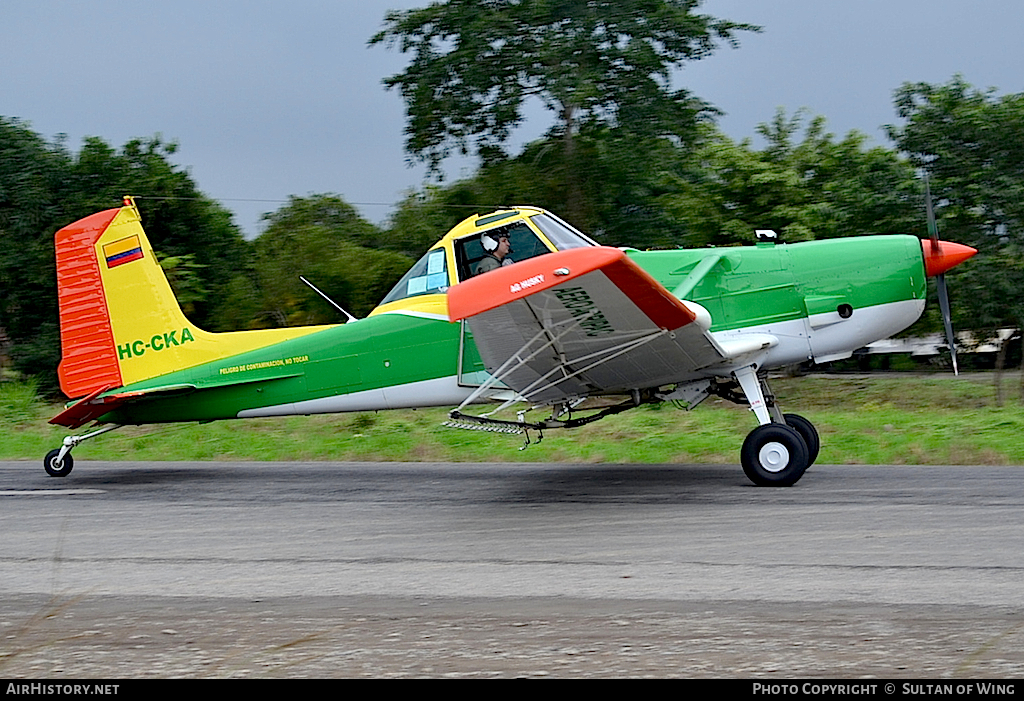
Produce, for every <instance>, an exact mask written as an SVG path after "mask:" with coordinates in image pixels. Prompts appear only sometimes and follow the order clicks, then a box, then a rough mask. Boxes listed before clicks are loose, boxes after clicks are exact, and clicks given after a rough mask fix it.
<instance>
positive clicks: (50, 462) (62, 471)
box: [43, 448, 75, 477]
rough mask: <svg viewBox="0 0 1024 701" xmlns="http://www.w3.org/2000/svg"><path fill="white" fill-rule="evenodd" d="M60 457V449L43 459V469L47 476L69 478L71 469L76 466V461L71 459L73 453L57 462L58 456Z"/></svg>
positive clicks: (52, 451)
mask: <svg viewBox="0 0 1024 701" xmlns="http://www.w3.org/2000/svg"><path fill="white" fill-rule="evenodd" d="M58 455H60V448H56V449H54V450H51V451H50V452H49V453H47V454H46V457H45V458H43V469H44V470H46V474H48V475H49V476H50V477H67V476H68V475H69V474H70V473H71V469H72V468H73V467H74V466H75V460H74V458H72V457H71V453H68V454H67V455H65V456H64V459H63V460H61V461H60V462H57V456H58Z"/></svg>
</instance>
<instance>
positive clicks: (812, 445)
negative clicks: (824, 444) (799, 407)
mask: <svg viewBox="0 0 1024 701" xmlns="http://www.w3.org/2000/svg"><path fill="white" fill-rule="evenodd" d="M782 418H784V419H785V420H786V425H787V426H792V427H793V428H794V429H796V432H797V433H799V434H800V437H801V438H803V439H804V443H806V444H807V466H808V467H810V466H811V465H813V464H814V463H815V461H816V460H817V459H818V450H820V449H821V439H820V438H818V429H816V428H814V424H812V423H811V422H810V421H808V420H807V419H805V418H804V417H802V416H800V414H783V415H782Z"/></svg>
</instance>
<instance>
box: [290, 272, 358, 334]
mask: <svg viewBox="0 0 1024 701" xmlns="http://www.w3.org/2000/svg"><path fill="white" fill-rule="evenodd" d="M299 279H300V280H302V281H303V282H304V283H306V284H307V285H309V288H310V289H311V290H313V291H314V292H316V293H317V294H318V295H320V296H321V297H323V298H324V299H326V300H327V301H328V302H330V303H331V304H332V305H334V308H335V309H337V310H338V311H339V312H341V313H342V314H344V315H345V316H346V317H348V321H346V322H345V323H346V324H351V323H352V322H353V321H359V319H356V318H355V317H354V316H352V315H351V314H349V313H348V312H347V311H345V310H344V309H342V308H341V305H340V304H338V303H337V302H335V301H334V300H333V299H331V298H330V297H328V296H327V295H325V294H324V293H323V292H321V291H320V290H318V289H317V287H316V285H314V284H313V283H312V282H310V281H309V280H307V279H306V278H304V277H302V276H301V275H299Z"/></svg>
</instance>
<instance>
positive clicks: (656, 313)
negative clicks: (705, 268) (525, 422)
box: [448, 247, 769, 403]
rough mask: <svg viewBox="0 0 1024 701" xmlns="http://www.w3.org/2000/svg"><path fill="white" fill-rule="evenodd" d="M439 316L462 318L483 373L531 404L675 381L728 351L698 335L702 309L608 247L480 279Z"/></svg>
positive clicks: (456, 292) (462, 288)
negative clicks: (688, 302)
mask: <svg viewBox="0 0 1024 701" xmlns="http://www.w3.org/2000/svg"><path fill="white" fill-rule="evenodd" d="M448 310H449V316H450V318H451V319H452V321H459V320H461V319H467V320H468V323H469V326H470V328H471V329H472V332H473V338H474V340H475V342H476V344H477V347H478V349H479V351H480V356H481V358H482V359H483V361H484V365H485V366H486V367H487V370H488V372H490V373H491V374H492V375H494V376H496V377H497V378H498V379H500V380H501V381H502V382H504V383H505V384H506V385H508V386H509V387H511V388H512V389H514V390H515V391H516V392H518V393H519V394H520V395H521V396H522V397H523V398H525V399H527V400H529V401H532V402H535V403H554V402H559V401H564V400H568V399H572V398H576V397H581V396H586V395H591V394H613V393H622V392H629V391H630V390H635V389H644V388H650V387H659V386H662V385H666V384H671V383H678V382H684V381H687V380H692V379H696V378H698V377H701V376H706V375H707V374H711V373H708V372H707V370H708V369H709V368H712V367H715V366H718V365H721V364H722V363H724V362H726V361H728V360H730V359H732V357H734V355H735V354H734V353H730V352H728V351H727V350H724V349H723V348H722V347H721V346H720V345H719V344H718V343H716V341H715V340H714V339H713V338H712V337H711V335H710V334H709V333H708V331H707V329H708V326H709V325H710V320H709V319H707V317H706V312H705V313H704V314H705V316H702V315H700V314H699V313H698V312H695V310H693V309H691V308H690V307H688V306H687V305H686V303H684V302H682V301H680V300H679V299H677V298H676V297H674V296H673V295H672V293H670V292H669V291H668V290H666V289H665V288H664V287H662V286H661V285H660V284H659V283H658V282H657V281H656V280H655V279H654V278H652V277H651V276H650V275H648V274H647V273H646V272H645V271H644V270H642V269H641V268H640V267H639V266H637V265H636V264H635V263H633V262H632V261H631V260H630V259H629V258H628V257H627V256H626V254H625V253H624V252H622V251H620V250H618V249H615V248H607V247H592V248H576V249H571V250H567V251H560V252H557V253H552V254H549V255H543V256H538V257H536V258H531V259H529V260H526V261H523V262H521V263H517V264H515V265H511V266H507V267H503V268H500V269H498V270H495V271H492V272H490V273H487V274H485V275H480V276H478V277H475V278H472V279H470V280H467V281H465V282H462V283H460V284H458V285H455V286H453V287H452V288H450V289H449V290H448ZM760 342H763V343H767V342H769V341H766V340H765V339H760Z"/></svg>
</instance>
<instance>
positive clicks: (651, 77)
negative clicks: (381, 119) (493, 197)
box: [370, 0, 759, 226]
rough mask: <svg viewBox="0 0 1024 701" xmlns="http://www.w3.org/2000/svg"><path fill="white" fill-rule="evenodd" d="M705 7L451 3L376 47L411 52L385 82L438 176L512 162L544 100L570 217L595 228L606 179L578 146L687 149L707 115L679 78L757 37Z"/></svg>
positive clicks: (392, 25) (390, 19)
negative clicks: (617, 142) (457, 162)
mask: <svg viewBox="0 0 1024 701" xmlns="http://www.w3.org/2000/svg"><path fill="white" fill-rule="evenodd" d="M699 5H700V2H699V0H618V1H616V2H611V1H606V2H582V1H578V0H573V1H570V2H551V1H550V0H450V1H449V2H437V3H433V4H431V5H429V6H428V7H425V8H421V9H414V10H408V11H393V12H389V13H388V14H387V15H386V16H385V29H384V30H382V31H381V32H379V33H378V34H377V35H376V36H374V37H373V38H372V39H371V40H370V44H371V45H374V44H380V43H384V44H387V45H389V46H394V45H397V46H398V48H399V50H400V51H401V52H402V53H410V54H412V58H411V62H410V64H409V66H408V67H407V68H406V69H405V70H404V71H403V72H402V73H399V74H397V75H394V76H392V77H390V78H388V79H387V80H385V81H384V84H385V85H386V86H387V87H389V88H397V89H399V90H400V92H401V93H402V97H403V99H404V100H405V103H406V113H407V116H408V123H407V126H406V130H405V131H406V136H407V139H406V150H407V151H408V152H409V153H410V154H412V155H413V156H415V157H417V158H419V159H421V160H424V161H426V162H427V163H428V164H429V165H430V167H431V169H432V170H433V171H434V172H436V171H437V170H438V169H439V165H440V163H441V161H443V160H444V159H445V158H446V157H447V156H448V155H450V154H451V153H452V152H453V151H457V152H459V153H463V154H465V153H469V152H475V153H476V154H477V155H479V156H481V158H482V160H483V162H484V163H485V164H488V163H492V162H494V161H500V160H503V159H504V152H503V150H502V147H503V145H504V144H505V142H506V141H507V140H508V138H509V135H510V133H511V131H512V129H513V128H514V127H515V126H517V125H518V124H519V123H520V122H521V121H522V112H521V110H522V106H523V104H524V102H525V101H526V100H528V99H531V98H536V99H539V100H540V101H541V102H542V103H543V104H544V105H545V107H546V108H547V109H548V110H549V111H550V112H551V113H552V114H553V115H554V117H555V126H554V127H553V128H552V130H551V132H550V134H549V136H550V137H552V138H553V139H555V140H557V141H558V143H559V147H560V149H561V151H562V154H561V159H560V165H561V169H560V175H561V178H560V179H561V181H562V183H563V184H564V187H565V190H566V192H565V194H564V198H565V200H566V206H565V208H564V212H565V214H566V215H567V216H568V217H570V218H571V219H573V220H574V221H575V222H576V223H577V224H579V225H581V226H587V225H588V224H589V221H588V211H587V207H586V202H584V199H585V198H586V191H587V189H588V188H589V187H591V186H593V185H594V184H595V183H596V182H597V181H596V180H595V179H594V178H593V177H592V175H593V172H592V170H591V168H590V167H589V166H590V164H589V163H588V159H587V158H586V157H579V154H580V151H581V148H585V146H584V147H581V145H580V144H579V143H578V142H579V139H580V138H582V137H583V135H589V136H588V137H587V138H589V139H593V138H595V136H596V135H600V138H608V135H609V133H610V136H611V138H619V137H624V136H625V135H630V136H632V137H633V138H634V139H636V140H637V141H638V142H639V143H640V145H641V146H645V145H652V144H655V143H656V142H658V141H659V140H660V139H662V138H665V137H670V138H683V139H685V138H686V137H687V135H688V134H690V133H691V132H692V131H693V129H694V127H695V124H696V117H697V115H699V114H701V113H703V112H704V111H705V110H706V108H707V106H706V105H705V104H704V103H702V102H701V101H699V100H697V99H695V98H694V97H693V96H691V95H690V94H689V93H688V92H687V91H686V90H674V89H673V88H672V80H671V72H672V70H673V69H674V68H677V67H678V66H680V65H681V64H683V63H684V62H686V61H692V60H697V59H700V58H703V57H705V56H707V55H709V54H711V53H712V52H713V51H714V49H715V48H716V45H717V44H718V43H719V42H726V43H729V44H732V45H735V43H736V35H737V34H738V33H739V32H742V31H757V30H758V29H759V28H758V27H754V26H752V25H746V24H738V23H735V22H729V21H725V20H718V19H715V18H712V17H710V16H708V15H702V14H698V13H697V12H696V9H697V8H698V7H699ZM642 153H643V151H640V152H634V154H633V155H634V157H642Z"/></svg>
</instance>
